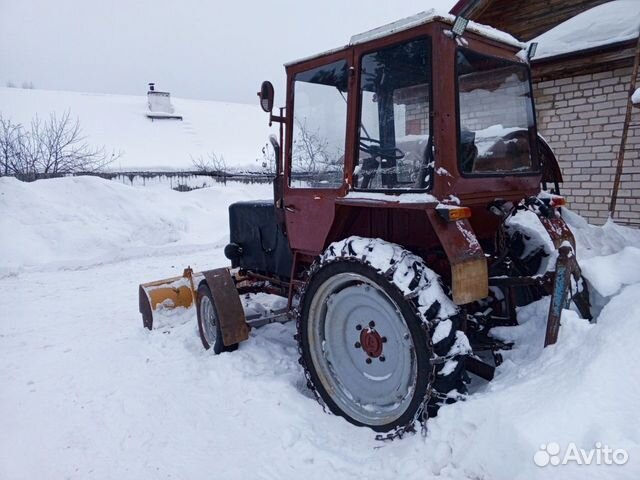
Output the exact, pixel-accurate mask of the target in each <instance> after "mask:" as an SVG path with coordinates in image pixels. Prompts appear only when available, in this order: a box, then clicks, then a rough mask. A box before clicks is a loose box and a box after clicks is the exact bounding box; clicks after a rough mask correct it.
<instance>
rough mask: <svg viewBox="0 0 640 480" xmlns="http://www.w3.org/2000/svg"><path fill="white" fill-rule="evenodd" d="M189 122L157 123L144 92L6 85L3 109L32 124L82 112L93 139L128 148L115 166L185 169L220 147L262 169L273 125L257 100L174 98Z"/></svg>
mask: <svg viewBox="0 0 640 480" xmlns="http://www.w3.org/2000/svg"><path fill="white" fill-rule="evenodd" d="M172 103H173V106H174V107H175V109H176V114H178V115H182V116H183V117H184V120H183V121H176V120H161V121H158V120H156V121H154V122H152V121H151V120H150V119H148V118H147V117H146V116H145V114H146V113H147V98H146V96H144V95H140V96H131V95H108V94H99V93H78V92H62V91H50V90H28V89H26V90H25V89H18V88H2V87H0V113H2V115H3V116H5V117H7V118H9V119H11V120H13V121H14V122H18V123H22V124H25V125H26V126H28V125H29V122H30V121H31V119H32V118H33V116H34V115H36V114H37V115H38V116H40V117H41V118H43V119H46V118H47V117H48V116H49V114H50V113H53V112H55V113H57V114H58V115H61V114H62V113H63V112H65V111H67V110H69V111H70V112H71V115H72V117H78V118H79V120H80V126H81V128H82V130H83V133H84V135H85V136H86V137H87V142H88V143H90V144H92V145H97V146H102V145H104V146H105V147H106V148H107V150H108V151H111V150H115V151H120V152H122V156H121V157H120V158H119V159H118V160H117V161H116V162H115V163H114V164H112V165H111V167H110V168H111V169H113V170H120V171H132V170H185V169H191V168H193V165H192V161H191V157H192V156H193V157H198V156H200V155H206V154H207V153H210V152H214V153H215V154H216V155H218V156H224V159H225V161H226V163H227V165H228V166H229V167H235V168H238V169H250V170H255V169H258V170H260V168H261V165H262V151H261V150H262V147H263V146H264V145H265V144H266V143H267V142H268V136H269V133H270V132H271V130H270V129H269V127H268V124H267V122H268V116H267V114H265V113H264V112H263V111H262V110H260V108H259V107H258V102H257V97H256V104H255V105H245V104H240V103H222V102H211V101H202V100H187V99H181V98H172Z"/></svg>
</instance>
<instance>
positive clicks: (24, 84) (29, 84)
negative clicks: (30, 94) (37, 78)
mask: <svg viewBox="0 0 640 480" xmlns="http://www.w3.org/2000/svg"><path fill="white" fill-rule="evenodd" d="M22 88H25V89H28V90H33V89H34V88H36V87H34V86H33V82H32V81H28V82H27V81H26V80H25V81H24V82H22Z"/></svg>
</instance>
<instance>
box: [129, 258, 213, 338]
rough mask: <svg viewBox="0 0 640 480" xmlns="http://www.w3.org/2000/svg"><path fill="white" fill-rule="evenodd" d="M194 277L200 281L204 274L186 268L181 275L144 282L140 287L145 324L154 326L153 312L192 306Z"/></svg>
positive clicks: (141, 309) (148, 326)
mask: <svg viewBox="0 0 640 480" xmlns="http://www.w3.org/2000/svg"><path fill="white" fill-rule="evenodd" d="M194 278H195V279H196V281H197V282H199V281H200V280H201V279H202V278H203V276H202V274H201V273H194V272H193V270H191V268H186V269H185V270H184V273H183V274H182V276H180V277H172V278H167V279H164V280H158V281H155V282H149V283H143V284H142V285H140V288H139V301H140V313H141V314H142V319H143V322H144V326H145V327H146V328H148V329H151V328H152V326H153V312H155V311H158V310H161V309H167V310H172V309H174V308H178V307H183V308H191V306H193V304H194V303H195V298H196V292H195V287H194V284H195V283H194Z"/></svg>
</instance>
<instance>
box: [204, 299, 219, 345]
mask: <svg viewBox="0 0 640 480" xmlns="http://www.w3.org/2000/svg"><path fill="white" fill-rule="evenodd" d="M200 319H201V321H202V331H203V333H204V337H205V340H206V341H207V343H208V344H209V346H210V347H213V345H214V344H215V343H216V339H217V338H218V328H217V320H218V319H217V317H216V311H215V309H214V308H213V302H211V299H210V298H209V297H208V296H207V295H204V296H203V297H202V299H201V300H200Z"/></svg>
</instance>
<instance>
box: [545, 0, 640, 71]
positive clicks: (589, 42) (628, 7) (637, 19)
mask: <svg viewBox="0 0 640 480" xmlns="http://www.w3.org/2000/svg"><path fill="white" fill-rule="evenodd" d="M639 31H640V1H638V0H613V1H612V2H609V3H604V4H602V5H599V6H597V7H594V8H591V9H589V10H587V11H585V12H582V13H581V14H579V15H576V16H575V17H573V18H570V19H569V20H567V21H565V22H563V23H561V24H560V25H557V26H556V27H554V28H552V29H551V30H549V31H548V32H545V33H543V34H542V35H540V36H539V37H537V38H534V39H533V40H532V42H538V50H537V52H536V56H535V60H540V59H542V58H548V57H554V56H557V55H563V54H567V53H572V52H577V51H580V50H587V49H590V48H594V47H601V46H604V45H610V44H612V43H618V42H623V41H627V40H632V39H634V38H637V37H638V32H639Z"/></svg>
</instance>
